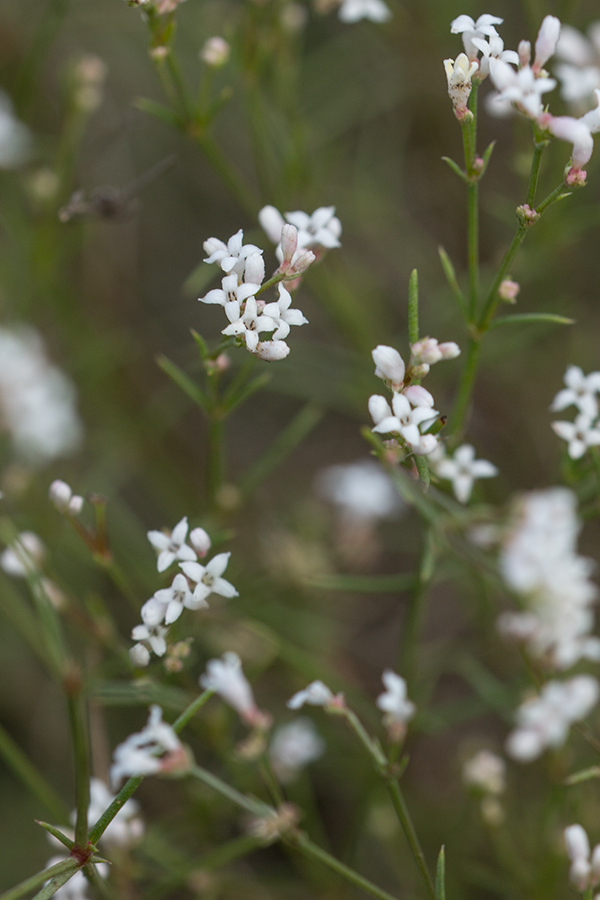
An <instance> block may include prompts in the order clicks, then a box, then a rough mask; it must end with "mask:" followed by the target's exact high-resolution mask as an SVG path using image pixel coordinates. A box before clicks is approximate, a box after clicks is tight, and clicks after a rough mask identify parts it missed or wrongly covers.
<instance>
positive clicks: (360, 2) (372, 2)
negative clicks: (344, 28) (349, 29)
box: [338, 0, 392, 23]
mask: <svg viewBox="0 0 600 900" xmlns="http://www.w3.org/2000/svg"><path fill="white" fill-rule="evenodd" d="M338 16H339V18H340V19H341V20H342V22H346V23H350V22H358V21H359V20H360V19H370V20H371V22H387V21H388V20H389V19H391V17H392V13H391V11H390V9H389V8H388V7H387V6H386V5H385V3H384V2H383V0H342V5H341V6H340V11H339V13H338Z"/></svg>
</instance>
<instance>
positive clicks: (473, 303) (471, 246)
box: [467, 181, 479, 324]
mask: <svg viewBox="0 0 600 900" xmlns="http://www.w3.org/2000/svg"><path fill="white" fill-rule="evenodd" d="M467 265H468V270H469V324H472V323H473V322H474V321H475V317H476V315H477V300H478V297H479V182H478V181H475V182H473V183H472V184H470V185H469V186H468V187H467Z"/></svg>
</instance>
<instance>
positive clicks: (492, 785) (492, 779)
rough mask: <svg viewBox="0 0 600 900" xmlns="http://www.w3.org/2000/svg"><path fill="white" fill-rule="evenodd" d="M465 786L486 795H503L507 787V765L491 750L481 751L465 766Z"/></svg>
mask: <svg viewBox="0 0 600 900" xmlns="http://www.w3.org/2000/svg"><path fill="white" fill-rule="evenodd" d="M462 775H463V781H464V782H465V784H468V785H472V786H473V787H476V788H479V789H480V790H482V791H484V792H485V793H486V794H496V795H498V794H502V793H504V790H505V787H506V763H505V762H504V760H503V759H502V757H501V756H498V755H497V754H496V753H492V751H491V750H479V752H478V753H476V754H475V755H474V756H472V757H471V758H470V759H468V760H467V761H466V762H465V764H464V765H463V771H462Z"/></svg>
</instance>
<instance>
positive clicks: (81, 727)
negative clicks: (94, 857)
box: [65, 673, 90, 848]
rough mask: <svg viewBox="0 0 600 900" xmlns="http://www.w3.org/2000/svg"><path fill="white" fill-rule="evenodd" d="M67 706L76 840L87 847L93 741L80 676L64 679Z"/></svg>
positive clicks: (78, 843) (76, 674)
mask: <svg viewBox="0 0 600 900" xmlns="http://www.w3.org/2000/svg"><path fill="white" fill-rule="evenodd" d="M65 682H68V683H66V684H65V690H66V693H67V707H68V710H69V722H70V725H71V736H72V740H73V755H74V757H75V797H76V801H77V802H76V807H77V820H76V823H75V843H76V844H77V845H78V846H79V847H82V848H83V847H85V846H86V844H87V839H88V808H89V805H90V741H89V724H88V716H87V707H86V703H85V700H84V697H83V694H82V689H81V683H80V675H79V673H74V674H73V676H69V675H67V676H66V678H65Z"/></svg>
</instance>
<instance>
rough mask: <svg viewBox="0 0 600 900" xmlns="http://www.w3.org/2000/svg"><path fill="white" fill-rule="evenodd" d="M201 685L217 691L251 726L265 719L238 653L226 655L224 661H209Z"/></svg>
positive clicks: (206, 688) (208, 689) (201, 678)
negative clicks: (243, 670)
mask: <svg viewBox="0 0 600 900" xmlns="http://www.w3.org/2000/svg"><path fill="white" fill-rule="evenodd" d="M200 684H201V686H202V687H203V688H204V689H205V690H207V691H215V693H217V694H218V695H219V696H220V697H221V698H222V699H223V700H225V702H226V703H228V704H229V706H231V707H232V708H233V709H235V711H236V712H237V713H238V714H239V715H240V717H241V718H242V719H243V720H244V721H245V722H247V723H248V724H249V725H254V724H257V722H258V721H259V720H261V719H263V718H264V715H263V713H261V712H260V710H259V709H258V707H257V705H256V701H255V700H254V695H253V693H252V688H251V687H250V684H249V682H248V679H247V678H246V676H245V675H244V673H243V672H242V661H241V660H240V658H239V656H238V655H237V653H233V652H229V653H224V654H223V657H222V659H211V660H209V662H208V663H207V665H206V672H205V674H204V675H201V676H200Z"/></svg>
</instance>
